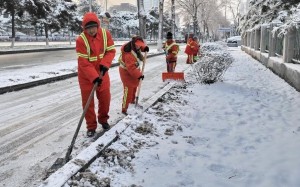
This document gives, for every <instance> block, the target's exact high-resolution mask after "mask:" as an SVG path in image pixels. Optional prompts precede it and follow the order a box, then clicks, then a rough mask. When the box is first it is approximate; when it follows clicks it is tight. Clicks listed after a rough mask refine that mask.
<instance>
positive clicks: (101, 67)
mask: <svg viewBox="0 0 300 187" xmlns="http://www.w3.org/2000/svg"><path fill="white" fill-rule="evenodd" d="M107 71H108V67H106V66H103V65H100V73H102V75H103V76H104V75H105V73H106V72H107Z"/></svg>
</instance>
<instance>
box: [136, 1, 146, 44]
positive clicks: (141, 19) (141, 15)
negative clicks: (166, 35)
mask: <svg viewBox="0 0 300 187" xmlns="http://www.w3.org/2000/svg"><path fill="white" fill-rule="evenodd" d="M137 5H138V18H139V30H140V36H141V37H142V38H143V39H144V40H146V13H145V9H144V0H137Z"/></svg>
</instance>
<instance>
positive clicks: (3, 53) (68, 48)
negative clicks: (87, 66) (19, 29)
mask: <svg viewBox="0 0 300 187" xmlns="http://www.w3.org/2000/svg"><path fill="white" fill-rule="evenodd" d="M74 49H75V47H56V48H42V49H41V48H38V49H22V50H11V51H0V55H11V54H18V53H36V52H45V51H61V50H74Z"/></svg>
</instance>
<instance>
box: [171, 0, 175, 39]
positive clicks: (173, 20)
mask: <svg viewBox="0 0 300 187" xmlns="http://www.w3.org/2000/svg"><path fill="white" fill-rule="evenodd" d="M171 2H172V5H171V14H172V33H173V36H174V37H175V0H171Z"/></svg>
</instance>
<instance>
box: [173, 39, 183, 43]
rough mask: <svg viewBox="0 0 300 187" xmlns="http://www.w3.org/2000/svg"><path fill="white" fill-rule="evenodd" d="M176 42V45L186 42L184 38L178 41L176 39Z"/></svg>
mask: <svg viewBox="0 0 300 187" xmlns="http://www.w3.org/2000/svg"><path fill="white" fill-rule="evenodd" d="M175 42H176V43H184V42H185V40H184V38H176V39H175Z"/></svg>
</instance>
